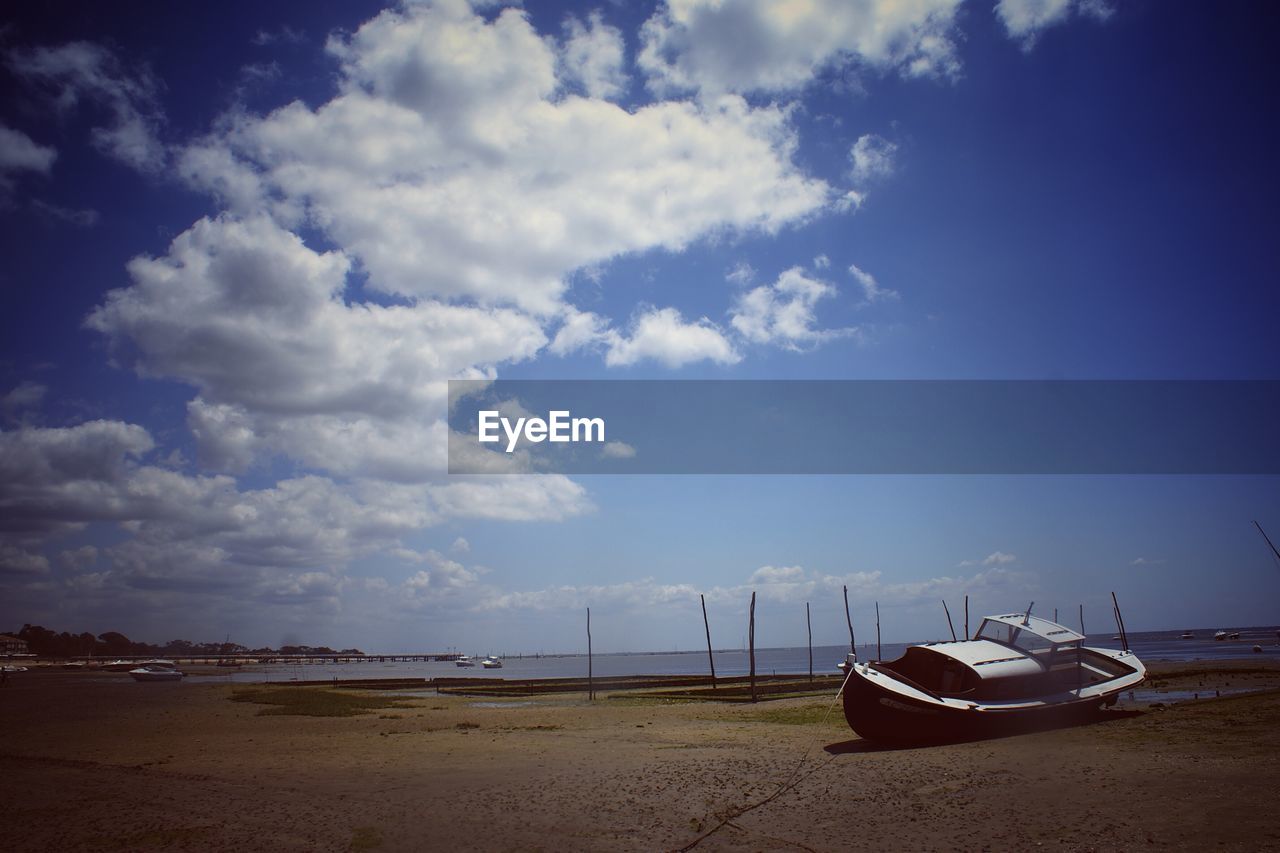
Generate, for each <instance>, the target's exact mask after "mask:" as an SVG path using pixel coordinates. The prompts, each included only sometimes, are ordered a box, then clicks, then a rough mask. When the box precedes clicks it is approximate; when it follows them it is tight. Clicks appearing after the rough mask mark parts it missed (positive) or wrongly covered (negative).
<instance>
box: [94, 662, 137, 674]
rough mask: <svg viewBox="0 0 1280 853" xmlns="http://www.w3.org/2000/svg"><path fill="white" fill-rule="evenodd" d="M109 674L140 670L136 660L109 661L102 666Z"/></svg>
mask: <svg viewBox="0 0 1280 853" xmlns="http://www.w3.org/2000/svg"><path fill="white" fill-rule="evenodd" d="M102 668H103V669H105V670H106V671H107V672H128V671H129V670H131V669H137V668H138V662H137V661H136V660H113V661H107V662H106V663H104V664H103V665H102Z"/></svg>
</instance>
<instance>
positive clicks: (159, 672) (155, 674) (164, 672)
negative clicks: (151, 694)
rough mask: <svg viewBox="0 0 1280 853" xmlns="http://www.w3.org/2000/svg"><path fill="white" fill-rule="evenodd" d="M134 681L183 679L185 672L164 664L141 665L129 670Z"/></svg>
mask: <svg viewBox="0 0 1280 853" xmlns="http://www.w3.org/2000/svg"><path fill="white" fill-rule="evenodd" d="M129 674H130V675H132V676H133V680H134V681H181V680H182V676H183V673H181V672H179V671H178V670H176V669H172V668H170V667H163V666H140V667H138V668H137V669H131V670H129Z"/></svg>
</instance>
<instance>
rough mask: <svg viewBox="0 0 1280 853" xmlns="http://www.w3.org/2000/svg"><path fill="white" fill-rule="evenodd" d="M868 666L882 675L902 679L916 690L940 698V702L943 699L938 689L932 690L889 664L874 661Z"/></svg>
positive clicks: (896, 679)
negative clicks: (891, 667)
mask: <svg viewBox="0 0 1280 853" xmlns="http://www.w3.org/2000/svg"><path fill="white" fill-rule="evenodd" d="M868 666H870V667H871V668H872V669H874V670H875V671H876V672H878V673H881V674H882V675H887V676H889V677H890V678H892V679H894V680H895V681H900V682H902V683H903V684H905V685H907V686H908V687H911V688H913V689H915V690H919V691H920V692H921V693H924V694H925V695H927V696H930V697H932V698H934V699H936V700H938V701H939V702H941V701H942V696H941V695H939V694H938V693H937V692H936V691H934V690H930V689H929V688H928V687H925V686H924V685H923V684H921V683H920V682H918V681H915V680H914V679H912V678H908V677H907V676H905V675H903V674H902V673H900V672H898V671H897V670H895V669H890V668H889V667H888V666H885V665H884V664H883V663H879V662H872V663H870V664H868Z"/></svg>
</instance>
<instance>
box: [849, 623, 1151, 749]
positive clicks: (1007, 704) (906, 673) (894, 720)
mask: <svg viewBox="0 0 1280 853" xmlns="http://www.w3.org/2000/svg"><path fill="white" fill-rule="evenodd" d="M1083 641H1084V636H1083V635H1082V634H1078V633H1076V632H1075V631H1072V630H1071V629H1070V628H1066V627H1064V626H1062V625H1059V624H1057V623H1056V622H1050V621H1049V620H1047V619H1041V618H1039V617H1037V616H1031V615H1030V614H1029V613H1011V614H1007V615H1003V616H988V617H987V618H986V619H984V620H983V621H982V625H981V627H979V629H978V633H977V634H976V635H975V636H974V639H972V640H961V641H953V642H949V643H928V644H925V645H919V646H912V647H910V648H908V649H907V651H906V652H905V653H904V654H903V656H902V657H901V658H899V659H898V660H895V661H887V662H862V663H859V662H858V661H857V658H856V657H855V656H854V655H852V654H851V655H849V656H848V657H847V659H846V664H847V666H846V672H847V673H848V675H847V676H846V678H845V684H844V688H843V692H844V713H845V719H846V720H847V721H848V723H849V726H850V727H851V728H852V729H853V730H854V731H855V732H857V733H858V734H859V735H861V736H862V737H864V738H868V739H872V740H886V741H899V742H930V741H947V740H958V739H966V738H981V737H995V736H1000V735H1004V734H1013V733H1015V732H1018V731H1025V730H1029V729H1034V728H1039V727H1050V726H1055V725H1065V724H1068V723H1071V722H1075V721H1083V720H1085V719H1088V718H1089V716H1091V715H1092V714H1094V713H1095V712H1096V711H1097V710H1098V708H1099V707H1100V706H1102V705H1104V704H1105V705H1112V704H1115V701H1116V699H1117V698H1118V696H1119V694H1120V693H1121V691H1124V690H1129V689H1131V688H1133V687H1135V686H1136V685H1138V684H1139V683H1141V682H1142V681H1143V679H1144V678H1146V667H1145V666H1144V665H1143V664H1142V662H1141V661H1139V660H1138V658H1137V656H1136V655H1134V654H1133V652H1131V651H1128V650H1122V651H1117V650H1114V649H1101V648H1090V647H1086V646H1084V644H1083Z"/></svg>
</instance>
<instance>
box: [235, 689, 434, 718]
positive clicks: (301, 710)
mask: <svg viewBox="0 0 1280 853" xmlns="http://www.w3.org/2000/svg"><path fill="white" fill-rule="evenodd" d="M231 701H232V702H253V703H254V704H257V705H270V706H271V707H269V708H263V709H262V710H261V711H259V712H258V716H260V717H262V716H273V715H280V714H283V715H288V716H299V717H354V716H356V715H358V714H365V713H368V712H369V711H372V710H375V709H378V708H412V707H414V706H413V705H406V704H404V702H403V701H401V700H398V699H393V698H388V697H385V696H368V695H365V694H361V693H352V692H349V691H345V690H344V691H341V692H339V691H337V690H325V689H323V688H317V687H264V688H259V689H254V690H237V691H235V692H234V693H232V694H231Z"/></svg>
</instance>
